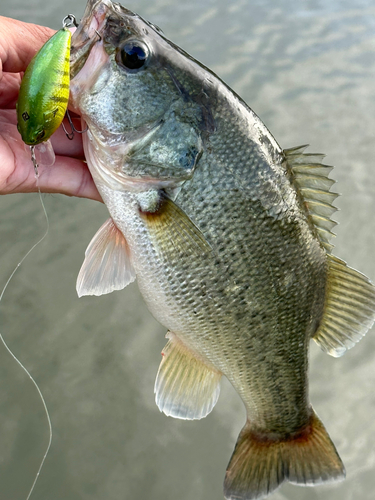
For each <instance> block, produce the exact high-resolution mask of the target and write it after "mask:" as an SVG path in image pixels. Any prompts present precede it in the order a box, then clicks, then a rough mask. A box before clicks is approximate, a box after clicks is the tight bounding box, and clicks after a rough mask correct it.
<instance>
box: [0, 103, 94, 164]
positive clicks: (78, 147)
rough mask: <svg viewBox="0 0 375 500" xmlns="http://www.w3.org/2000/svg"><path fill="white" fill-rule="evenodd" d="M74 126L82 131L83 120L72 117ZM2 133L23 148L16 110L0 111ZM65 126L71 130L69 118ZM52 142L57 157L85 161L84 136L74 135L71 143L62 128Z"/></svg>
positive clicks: (65, 121) (65, 119)
mask: <svg viewBox="0 0 375 500" xmlns="http://www.w3.org/2000/svg"><path fill="white" fill-rule="evenodd" d="M72 120H73V123H74V126H75V127H76V128H77V130H80V127H81V119H80V118H78V117H72ZM1 123H3V125H1V126H0V133H2V134H3V135H4V136H5V135H7V136H12V137H13V138H14V139H16V140H17V142H19V144H20V146H21V147H24V146H23V141H22V139H21V135H20V133H19V132H18V130H17V128H16V125H17V115H16V110H15V109H13V110H1V111H0V124H1ZM64 125H65V127H66V129H67V130H68V131H69V130H70V125H69V121H68V119H67V118H64ZM51 142H52V146H53V149H54V151H55V154H56V155H60V156H69V157H72V158H79V159H82V160H83V159H84V152H83V145H82V134H78V133H76V134H74V137H73V139H72V140H71V141H70V140H69V139H68V138H67V137H66V134H65V132H64V130H63V128H62V127H61V126H60V127H59V128H58V129H57V130H56V132H55V133H54V134H53V135H52V137H51Z"/></svg>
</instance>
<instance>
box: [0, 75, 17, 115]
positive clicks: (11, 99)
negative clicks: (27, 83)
mask: <svg viewBox="0 0 375 500" xmlns="http://www.w3.org/2000/svg"><path fill="white" fill-rule="evenodd" d="M20 83H21V75H20V73H4V74H3V77H2V78H1V80H0V108H1V109H14V108H15V107H16V102H17V99H18V93H19V90H20Z"/></svg>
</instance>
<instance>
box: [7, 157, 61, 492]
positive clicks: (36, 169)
mask: <svg viewBox="0 0 375 500" xmlns="http://www.w3.org/2000/svg"><path fill="white" fill-rule="evenodd" d="M32 156H33V151H32ZM32 159H33V164H34V169H35V179H36V186H37V188H38V193H39V198H40V203H41V204H42V208H43V212H44V216H45V219H46V230H45V233H44V234H43V236H42V237H41V238H40V239H39V240H38V241H37V242H36V243H35V244H34V245H33V246H32V247H31V248H30V250H29V251H28V252H27V253H26V255H25V256H24V257H23V258H22V259H21V261H20V262H19V263H18V264H17V266H16V267H15V268H14V270H13V272H12V274H11V275H10V276H9V278H8V281H7V282H6V283H5V286H4V288H3V290H2V292H1V294H0V303H1V301H2V299H3V296H4V293H5V290H6V289H7V287H8V285H9V283H10V281H11V279H12V278H13V276H14V274H15V273H16V271H17V270H18V268H19V267H20V265H21V264H22V263H23V261H24V260H25V259H26V258H27V257H28V256H29V255H30V253H31V252H32V251H33V250H34V248H35V247H37V246H38V245H39V244H40V243H41V242H42V241H43V240H44V239H45V238H46V236H47V234H48V232H49V220H48V215H47V211H46V207H45V206H44V203H43V199H42V193H41V192H40V188H39V174H38V165H37V164H36V162H35V160H34V158H32ZM0 339H1V342H2V343H3V345H4V347H5V349H6V350H7V351H8V352H9V354H10V355H11V356H12V358H13V359H14V360H15V361H16V362H17V363H18V364H19V366H20V367H21V368H22V370H23V371H24V372H25V373H26V375H28V376H29V378H30V379H31V382H32V383H33V384H34V386H35V389H36V390H37V392H38V394H39V397H40V399H41V401H42V403H43V407H44V411H45V414H46V417H47V422H48V428H49V441H48V445H47V448H46V451H45V453H44V455H43V458H42V461H41V462H40V465H39V468H38V471H37V473H36V476H35V479H34V482H33V484H32V485H31V489H30V491H29V494H28V495H27V497H26V500H29V498H30V496H31V494H32V492H33V490H34V487H35V484H36V482H37V480H38V477H39V474H40V471H41V470H42V467H43V464H44V461H45V459H46V457H47V455H48V452H49V449H50V447H51V443H52V424H51V418H50V416H49V412H48V408H47V405H46V402H45V400H44V397H43V394H42V392H41V390H40V389H39V386H38V384H37V383H36V382H35V380H34V379H33V377H32V375H31V374H30V372H29V371H28V370H27V368H25V366H24V365H23V364H22V363H21V361H20V360H19V359H18V358H17V357H16V356H15V354H13V352H12V351H11V350H10V348H9V347H8V345H7V344H6V342H5V340H4V338H3V336H2V334H1V333H0Z"/></svg>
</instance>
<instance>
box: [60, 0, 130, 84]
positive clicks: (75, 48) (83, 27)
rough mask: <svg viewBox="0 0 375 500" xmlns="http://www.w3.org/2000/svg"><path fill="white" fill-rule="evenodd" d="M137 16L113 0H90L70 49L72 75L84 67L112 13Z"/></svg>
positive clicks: (72, 76)
mask: <svg viewBox="0 0 375 500" xmlns="http://www.w3.org/2000/svg"><path fill="white" fill-rule="evenodd" d="M113 14H117V16H120V17H122V16H129V15H130V16H135V14H134V12H132V11H130V10H128V9H126V8H125V7H123V6H122V5H120V4H119V3H113V2H112V1H111V0H88V2H87V5H86V9H85V12H84V13H83V17H82V19H81V22H80V23H79V26H78V28H77V29H76V31H75V32H74V34H73V36H72V42H71V50H70V77H71V79H73V78H74V77H75V76H76V75H77V73H79V71H80V70H81V69H82V67H83V66H84V64H85V62H86V61H87V58H88V56H89V54H90V51H91V49H92V47H93V46H94V45H95V43H96V42H98V41H101V39H102V37H103V34H104V30H105V27H106V24H107V23H106V21H107V19H108V17H109V16H110V15H113Z"/></svg>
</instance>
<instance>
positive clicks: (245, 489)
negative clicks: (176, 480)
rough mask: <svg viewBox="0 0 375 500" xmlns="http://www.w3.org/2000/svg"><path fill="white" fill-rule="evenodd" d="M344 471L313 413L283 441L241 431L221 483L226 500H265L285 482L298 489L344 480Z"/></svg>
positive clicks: (249, 425) (330, 442)
mask: <svg viewBox="0 0 375 500" xmlns="http://www.w3.org/2000/svg"><path fill="white" fill-rule="evenodd" d="M344 477H345V469H344V465H343V463H342V462H341V459H340V457H339V455H338V453H337V451H336V448H335V446H334V444H333V443H332V441H331V439H330V437H329V436H328V433H327V431H326V430H325V428H324V426H323V424H322V423H321V421H320V420H319V418H318V417H317V415H316V414H315V413H314V412H313V414H312V417H311V421H310V423H309V425H308V426H306V427H305V428H304V429H302V430H301V432H300V433H298V435H294V436H293V437H290V438H287V439H285V440H282V441H281V440H277V441H276V440H271V439H267V438H265V437H264V436H259V435H257V434H255V433H254V432H253V431H252V429H251V424H250V423H249V422H247V423H246V425H245V427H244V428H243V429H242V431H241V433H240V435H239V437H238V441H237V444H236V447H235V449H234V452H233V455H232V458H231V460H230V462H229V465H228V469H227V473H226V476H225V481H224V495H225V497H226V498H227V499H228V500H258V499H261V498H265V497H266V496H267V495H268V494H269V493H271V492H272V491H273V490H275V489H276V488H277V487H278V486H280V485H281V483H283V482H284V481H290V482H291V483H296V484H300V485H306V486H312V485H315V484H319V483H323V482H328V481H335V480H336V481H337V480H340V479H344Z"/></svg>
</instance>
